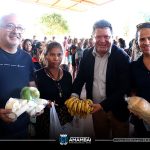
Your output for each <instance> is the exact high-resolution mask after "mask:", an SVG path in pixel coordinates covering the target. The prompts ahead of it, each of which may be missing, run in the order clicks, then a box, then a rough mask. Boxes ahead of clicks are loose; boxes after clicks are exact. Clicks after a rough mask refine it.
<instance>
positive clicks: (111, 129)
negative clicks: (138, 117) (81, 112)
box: [93, 111, 129, 139]
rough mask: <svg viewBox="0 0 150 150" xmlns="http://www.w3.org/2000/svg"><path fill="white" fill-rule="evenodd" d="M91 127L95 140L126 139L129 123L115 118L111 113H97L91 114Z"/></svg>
mask: <svg viewBox="0 0 150 150" xmlns="http://www.w3.org/2000/svg"><path fill="white" fill-rule="evenodd" d="M93 126H94V131H95V138H96V139H111V138H127V137H129V123H128V122H122V121H119V120H118V119H116V118H115V116H114V115H113V113H112V112H111V111H109V112H107V113H106V112H104V111H98V112H96V113H94V114H93Z"/></svg>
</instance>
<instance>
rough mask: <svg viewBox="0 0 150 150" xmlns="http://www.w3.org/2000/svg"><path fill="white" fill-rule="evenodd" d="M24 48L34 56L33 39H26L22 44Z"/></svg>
mask: <svg viewBox="0 0 150 150" xmlns="http://www.w3.org/2000/svg"><path fill="white" fill-rule="evenodd" d="M22 48H23V50H25V51H26V52H27V53H28V54H30V55H31V56H32V40H30V39H25V40H24V41H23V44H22Z"/></svg>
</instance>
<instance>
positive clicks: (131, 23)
mask: <svg viewBox="0 0 150 150" xmlns="http://www.w3.org/2000/svg"><path fill="white" fill-rule="evenodd" d="M0 2H1V5H0V12H1V14H3V13H6V12H13V11H14V12H16V13H19V14H21V15H22V17H23V18H24V21H25V23H26V36H28V37H30V38H31V37H32V35H34V34H39V35H38V36H41V37H42V36H43V35H42V33H40V31H39V29H38V28H36V23H35V22H36V20H37V18H39V17H40V16H41V15H42V14H44V13H53V12H56V13H59V14H61V15H62V16H63V17H64V19H66V20H67V22H68V24H69V27H70V30H71V33H70V34H71V36H74V37H90V35H91V32H92V25H93V24H94V22H95V21H97V20H99V19H107V20H109V21H110V22H111V23H112V25H113V27H114V34H115V36H121V37H123V36H124V34H123V32H124V28H125V26H128V27H129V29H130V34H129V38H132V37H133V36H134V33H135V25H136V24H138V23H140V22H143V20H142V19H143V18H141V16H140V14H141V12H142V13H143V12H144V13H147V14H150V9H149V6H150V0H138V2H137V0H114V1H113V2H111V3H109V4H107V5H103V6H101V7H99V8H94V9H91V10H89V11H87V12H84V13H78V12H72V11H60V10H55V9H52V8H47V7H42V6H37V5H33V4H32V5H31V4H27V3H23V2H19V1H17V0H11V1H10V0H5V1H3V0H0ZM8 3H9V5H8ZM37 32H39V33H37ZM41 37H39V38H41Z"/></svg>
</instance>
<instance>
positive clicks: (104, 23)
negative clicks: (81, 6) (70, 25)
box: [93, 19, 113, 33]
mask: <svg viewBox="0 0 150 150" xmlns="http://www.w3.org/2000/svg"><path fill="white" fill-rule="evenodd" d="M97 28H109V29H110V31H111V33H113V29H112V25H111V23H110V22H108V21H107V20H104V19H102V20H99V21H97V22H95V24H94V25H93V33H94V32H95V29H97Z"/></svg>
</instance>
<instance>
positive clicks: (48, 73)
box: [45, 68, 63, 98]
mask: <svg viewBox="0 0 150 150" xmlns="http://www.w3.org/2000/svg"><path fill="white" fill-rule="evenodd" d="M45 71H46V74H47V76H48V77H50V78H51V79H52V80H53V81H54V82H55V85H56V87H57V89H58V91H59V97H60V98H62V96H63V92H62V88H61V85H60V83H59V80H60V71H61V69H60V68H59V70H58V76H57V79H55V78H54V75H53V74H52V73H51V72H50V71H48V70H47V69H45Z"/></svg>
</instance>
